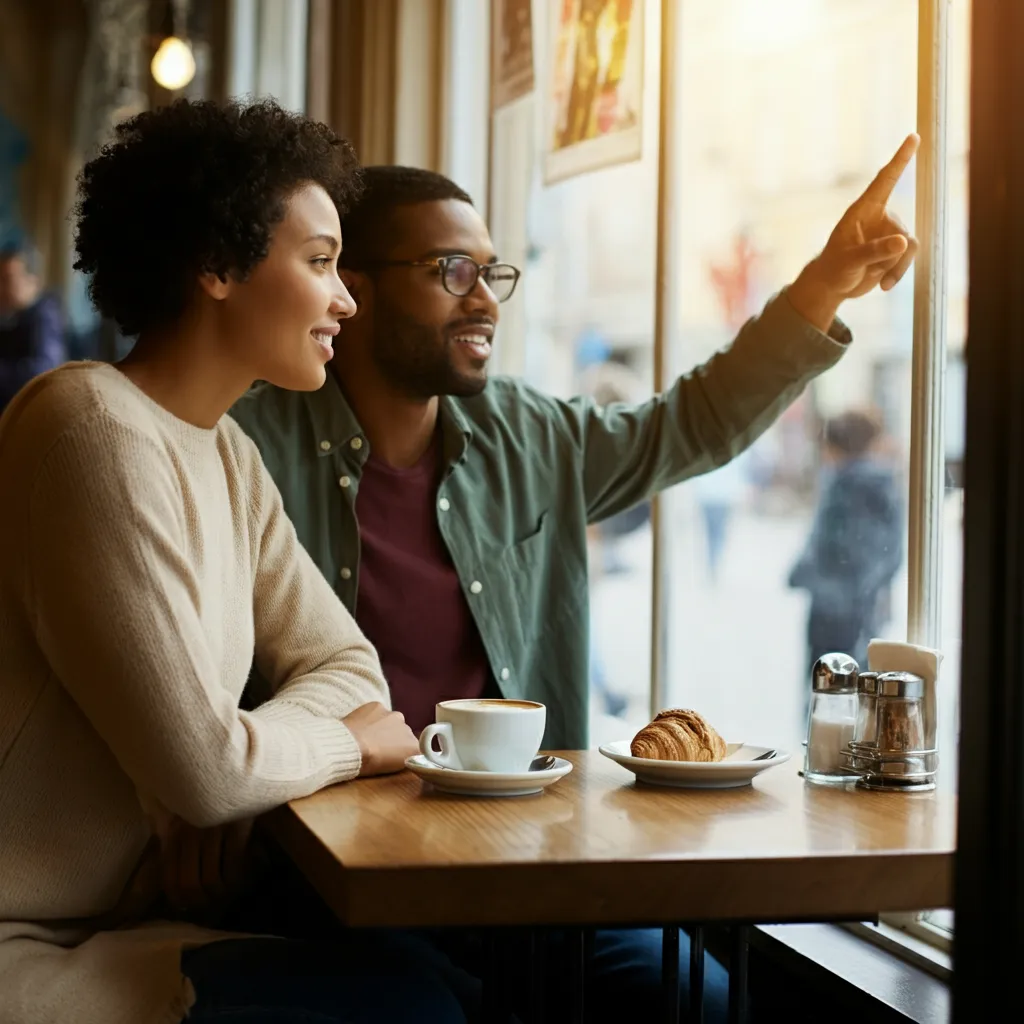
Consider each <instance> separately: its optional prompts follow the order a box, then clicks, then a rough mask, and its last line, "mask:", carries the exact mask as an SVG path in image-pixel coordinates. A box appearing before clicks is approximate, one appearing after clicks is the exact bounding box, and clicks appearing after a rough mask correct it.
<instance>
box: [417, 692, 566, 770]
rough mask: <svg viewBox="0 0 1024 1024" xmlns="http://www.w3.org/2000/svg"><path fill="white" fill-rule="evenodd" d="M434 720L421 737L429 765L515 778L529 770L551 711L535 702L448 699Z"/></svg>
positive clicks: (438, 710)
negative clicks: (513, 775)
mask: <svg viewBox="0 0 1024 1024" xmlns="http://www.w3.org/2000/svg"><path fill="white" fill-rule="evenodd" d="M436 717H437V721H436V722H435V723H434V724H433V725H428V726H427V727H426V729H424V730H423V732H422V733H421V734H420V752H421V753H422V754H423V756H424V757H425V758H426V759H427V760H428V761H431V762H433V763H434V764H436V765H440V766H441V767H442V768H455V769H457V770H464V771H470V772H502V773H505V774H509V775H512V774H518V773H520V772H527V771H529V770H530V762H531V761H532V760H533V759H534V757H536V755H537V751H538V750H539V749H540V744H541V741H542V740H543V738H544V725H545V723H546V721H547V708H545V707H544V705H543V704H537V703H536V702H535V701H531V700H487V699H484V698H481V699H479V700H445V701H442V702H441V703H440V704H438V705H437V710H436ZM435 738H436V739H437V742H438V745H439V746H440V748H441V749H440V751H437V750H435V749H434V740H435Z"/></svg>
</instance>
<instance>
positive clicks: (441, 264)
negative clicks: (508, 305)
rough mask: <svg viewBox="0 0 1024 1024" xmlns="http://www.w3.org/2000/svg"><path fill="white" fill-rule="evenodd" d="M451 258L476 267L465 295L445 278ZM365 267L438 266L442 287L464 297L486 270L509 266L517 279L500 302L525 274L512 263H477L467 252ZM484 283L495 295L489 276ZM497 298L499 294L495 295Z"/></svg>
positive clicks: (376, 263)
mask: <svg viewBox="0 0 1024 1024" xmlns="http://www.w3.org/2000/svg"><path fill="white" fill-rule="evenodd" d="M449 260H468V261H469V262H470V263H472V264H473V266H475V267H476V277H475V278H474V279H473V283H472V285H470V287H469V290H468V291H466V292H465V294H463V295H459V294H458V292H453V291H452V290H451V288H449V287H448V283H447V281H446V279H445V269H446V265H447V263H448V261H449ZM363 266H364V267H366V268H368V269H372V268H374V267H437V269H438V270H440V271H441V287H442V288H443V289H444V290H445V291H446V292H447V293H448V294H449V295H451V296H452V297H453V298H456V299H464V298H465V297H466V296H467V295H472V294H473V289H474V288H476V286H477V285H478V284H479V283H480V275H481V274H482V273H483V272H484V271H485V270H491V269H492V268H495V267H507V268H508V269H509V270H512V271H514V272H515V275H516V276H515V279H514V280H513V281H512V287H511V288H510V289H509V292H508V295H506V296H505V298H503V299H498V302H499V303H501V302H508V300H509V299H511V298H512V296H513V295H514V294H515V291H516V287H517V286H518V284H519V278H520V277H522V276H523V272H522V271H521V270H520V269H519V268H518V267H516V266H514V265H513V264H511V263H500V262H498V263H477V261H476V260H475V259H473V257H472V256H469V255H467V254H466V253H453V254H452V255H450V256H433V257H431V258H430V259H428V260H371V261H369V262H368V263H364V264H363ZM484 284H485V285H487V287H488V288H489V289H490V291H491V294H492V295H494V289H493V288H491V285H490V282H489V281H488V280H487V278H486V277H485V278H484ZM494 297H495V298H496V299H497V298H498V296H497V295H494Z"/></svg>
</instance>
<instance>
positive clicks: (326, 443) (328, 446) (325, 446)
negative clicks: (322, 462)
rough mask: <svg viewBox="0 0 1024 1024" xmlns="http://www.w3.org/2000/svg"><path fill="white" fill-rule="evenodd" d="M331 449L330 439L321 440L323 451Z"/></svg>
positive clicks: (321, 449)
mask: <svg viewBox="0 0 1024 1024" xmlns="http://www.w3.org/2000/svg"><path fill="white" fill-rule="evenodd" d="M330 450H331V442H330V441H321V442H320V451H322V452H329V451H330Z"/></svg>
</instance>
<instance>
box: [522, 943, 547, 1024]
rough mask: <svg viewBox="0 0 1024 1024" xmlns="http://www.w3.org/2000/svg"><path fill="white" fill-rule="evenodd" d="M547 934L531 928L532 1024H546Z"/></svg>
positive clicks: (530, 1009) (529, 945)
mask: <svg viewBox="0 0 1024 1024" xmlns="http://www.w3.org/2000/svg"><path fill="white" fill-rule="evenodd" d="M546 937H547V936H546V933H545V932H544V931H543V930H542V929H540V928H531V929H530V932H529V935H528V937H527V943H528V949H529V953H528V955H529V958H530V1006H529V1014H530V1024H544V980H545V971H544V950H545V947H546V945H547V943H546Z"/></svg>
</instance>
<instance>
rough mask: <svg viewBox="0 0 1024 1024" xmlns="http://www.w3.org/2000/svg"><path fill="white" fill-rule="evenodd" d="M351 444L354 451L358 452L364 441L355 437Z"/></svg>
mask: <svg viewBox="0 0 1024 1024" xmlns="http://www.w3.org/2000/svg"><path fill="white" fill-rule="evenodd" d="M349 444H350V445H351V447H352V451H354V452H357V451H359V449H360V448H362V447H363V439H362V438H361V437H353V438H352V440H351V441H349Z"/></svg>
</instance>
